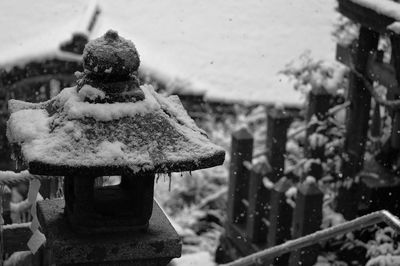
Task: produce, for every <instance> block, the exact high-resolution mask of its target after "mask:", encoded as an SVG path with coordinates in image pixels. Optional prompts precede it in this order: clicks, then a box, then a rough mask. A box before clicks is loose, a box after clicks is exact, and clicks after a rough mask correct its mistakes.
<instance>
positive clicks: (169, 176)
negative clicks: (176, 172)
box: [168, 172, 172, 192]
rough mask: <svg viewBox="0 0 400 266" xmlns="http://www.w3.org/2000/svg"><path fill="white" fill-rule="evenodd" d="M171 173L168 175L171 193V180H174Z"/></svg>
mask: <svg viewBox="0 0 400 266" xmlns="http://www.w3.org/2000/svg"><path fill="white" fill-rule="evenodd" d="M171 176H172V175H171V172H169V173H168V178H169V183H168V192H171V180H172V178H171Z"/></svg>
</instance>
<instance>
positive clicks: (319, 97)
mask: <svg viewBox="0 0 400 266" xmlns="http://www.w3.org/2000/svg"><path fill="white" fill-rule="evenodd" d="M331 99H332V96H331V95H330V94H329V93H328V92H326V91H325V89H323V88H319V89H318V90H312V91H311V92H310V93H309V94H308V109H307V115H306V122H307V124H308V123H310V121H311V119H312V117H313V116H315V117H316V119H317V120H318V121H322V120H324V119H326V114H327V113H328V110H329V108H330V102H331ZM317 128H318V125H313V126H310V127H308V128H307V130H306V147H305V151H306V156H307V157H308V158H313V159H320V161H323V160H324V158H325V145H321V146H317V147H311V145H310V139H309V138H310V136H311V135H312V134H313V133H314V132H315V131H316V130H317ZM322 172H323V171H322V166H321V164H320V163H316V162H312V163H311V165H310V171H309V173H308V174H309V175H311V176H313V177H315V178H316V179H317V180H319V179H321V177H322Z"/></svg>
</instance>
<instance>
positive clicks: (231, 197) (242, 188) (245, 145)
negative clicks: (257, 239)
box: [228, 128, 253, 225]
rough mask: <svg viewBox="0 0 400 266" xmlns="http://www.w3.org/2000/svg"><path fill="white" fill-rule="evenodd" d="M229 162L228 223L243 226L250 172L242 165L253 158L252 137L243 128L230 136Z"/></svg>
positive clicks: (245, 215)
mask: <svg viewBox="0 0 400 266" xmlns="http://www.w3.org/2000/svg"><path fill="white" fill-rule="evenodd" d="M231 149H232V150H231V162H230V168H229V188H228V223H231V224H240V225H242V224H244V223H245V221H246V217H247V206H245V205H244V204H243V200H247V198H248V191H249V176H250V171H249V169H247V168H246V167H245V166H244V165H243V163H244V162H245V161H248V162H251V160H252V156H253V136H252V135H251V134H250V133H249V131H248V130H247V129H245V128H242V129H240V130H238V131H236V132H234V133H233V134H232V145H231Z"/></svg>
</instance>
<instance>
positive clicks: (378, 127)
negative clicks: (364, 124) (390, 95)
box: [371, 102, 382, 138]
mask: <svg viewBox="0 0 400 266" xmlns="http://www.w3.org/2000/svg"><path fill="white" fill-rule="evenodd" d="M380 108H381V107H380V105H379V104H378V103H376V102H375V106H374V113H373V115H372V122H371V137H373V138H379V137H380V136H381V134H382V121H381V109H380Z"/></svg>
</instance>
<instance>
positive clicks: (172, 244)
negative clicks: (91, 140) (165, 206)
mask: <svg viewBox="0 0 400 266" xmlns="http://www.w3.org/2000/svg"><path fill="white" fill-rule="evenodd" d="M64 206H65V203H64V200H62V199H56V200H45V201H41V202H39V203H38V209H37V211H38V218H39V221H40V224H41V226H42V229H43V231H44V234H45V235H46V238H47V241H46V245H45V249H44V253H45V256H44V257H45V262H44V265H54V264H55V265H57V266H59V265H100V266H101V265H137V266H141V265H146V266H151V265H160V266H161V265H167V264H168V263H169V261H170V260H171V259H172V258H176V257H180V255H181V248H182V244H181V240H180V238H179V236H178V234H177V233H176V231H175V230H174V228H173V227H172V225H171V224H170V222H169V221H168V218H167V217H166V215H165V214H164V213H163V211H162V210H161V209H160V207H159V206H158V204H157V203H156V202H154V205H153V214H152V216H151V218H150V221H149V227H148V229H147V231H146V232H141V231H138V232H132V231H125V232H118V233H101V234H93V235H83V234H77V233H76V232H74V231H73V230H71V227H70V226H69V224H68V222H67V220H66V219H65V216H64Z"/></svg>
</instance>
